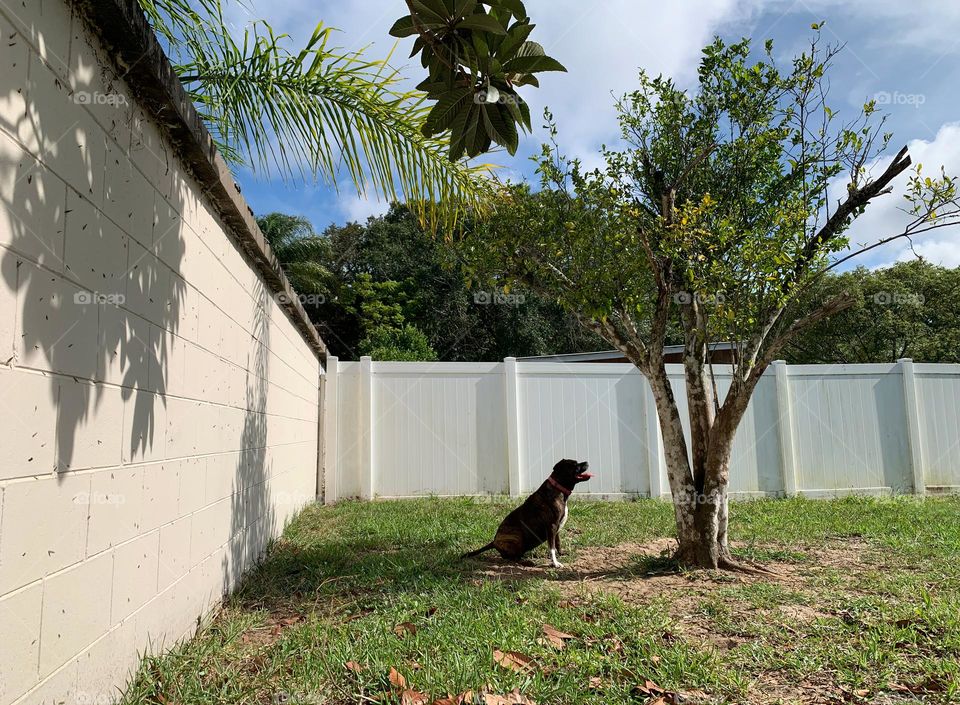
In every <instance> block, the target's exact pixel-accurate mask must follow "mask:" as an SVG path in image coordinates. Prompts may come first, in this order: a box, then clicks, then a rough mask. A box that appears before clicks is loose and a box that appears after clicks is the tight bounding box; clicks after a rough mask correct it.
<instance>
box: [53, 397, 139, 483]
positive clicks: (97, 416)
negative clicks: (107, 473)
mask: <svg viewBox="0 0 960 705" xmlns="http://www.w3.org/2000/svg"><path fill="white" fill-rule="evenodd" d="M122 428H123V397H122V395H121V390H120V389H119V388H117V387H112V386H105V385H102V384H99V385H98V384H93V383H91V382H86V381H83V380H78V379H73V378H61V380H60V404H59V406H58V409H57V470H58V471H59V472H64V471H67V470H78V469H81V468H99V467H109V466H111V465H119V464H120V440H121V436H120V432H121V430H122Z"/></svg>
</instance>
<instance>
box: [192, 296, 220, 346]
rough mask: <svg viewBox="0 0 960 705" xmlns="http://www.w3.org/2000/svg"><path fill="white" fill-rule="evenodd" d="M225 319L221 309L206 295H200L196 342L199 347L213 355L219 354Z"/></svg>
mask: <svg viewBox="0 0 960 705" xmlns="http://www.w3.org/2000/svg"><path fill="white" fill-rule="evenodd" d="M225 320H226V316H224V314H223V311H221V310H220V309H219V308H217V307H216V305H214V303H213V302H212V301H210V300H209V299H208V298H207V297H205V296H202V297H200V321H199V325H200V328H199V336H198V341H197V342H198V343H199V345H200V347H201V348H203V349H204V350H207V351H208V352H211V353H213V354H214V355H219V354H220V335H221V331H222V329H223V324H224V321H225Z"/></svg>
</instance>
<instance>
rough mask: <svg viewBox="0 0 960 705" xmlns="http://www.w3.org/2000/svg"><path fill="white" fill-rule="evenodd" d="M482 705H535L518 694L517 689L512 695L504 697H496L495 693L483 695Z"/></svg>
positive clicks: (535, 704)
mask: <svg viewBox="0 0 960 705" xmlns="http://www.w3.org/2000/svg"><path fill="white" fill-rule="evenodd" d="M483 704H484V705H537V703H536V702H534V701H533V700H531V699H530V698H528V697H527V696H525V695H521V694H520V690H519V689H516V688H515V689H514V690H513V692H512V693H508V694H506V695H497V694H496V693H484V694H483Z"/></svg>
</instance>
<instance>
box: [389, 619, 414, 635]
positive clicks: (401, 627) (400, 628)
mask: <svg viewBox="0 0 960 705" xmlns="http://www.w3.org/2000/svg"><path fill="white" fill-rule="evenodd" d="M393 633H394V634H396V635H397V636H398V637H400V638H401V639H402V638H403V637H404V636H406V635H407V634H409V635H411V636H413V635H414V634H416V633H417V625H416V624H413V623H412V622H401V623H400V624H398V625H397V626H395V627H394V628H393Z"/></svg>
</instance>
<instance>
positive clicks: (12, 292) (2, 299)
mask: <svg viewBox="0 0 960 705" xmlns="http://www.w3.org/2000/svg"><path fill="white" fill-rule="evenodd" d="M19 260H20V258H19V257H17V256H16V255H15V254H14V253H13V252H11V251H10V250H7V249H5V248H4V247H2V246H0V365H9V364H11V363H12V362H13V361H14V360H15V359H16V357H15V355H14V351H15V350H16V348H15V346H14V341H15V340H16V337H17V330H16V329H17V270H18V269H19V267H17V262H18V261H19Z"/></svg>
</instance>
